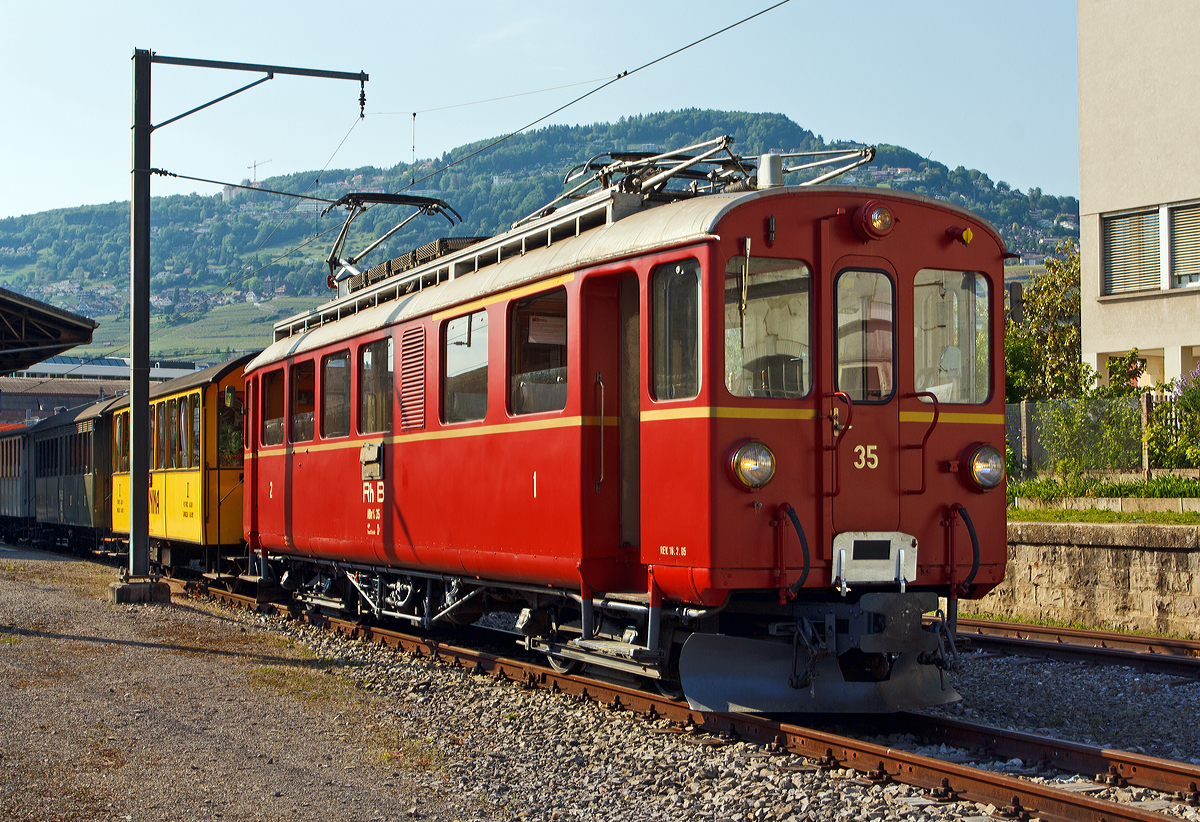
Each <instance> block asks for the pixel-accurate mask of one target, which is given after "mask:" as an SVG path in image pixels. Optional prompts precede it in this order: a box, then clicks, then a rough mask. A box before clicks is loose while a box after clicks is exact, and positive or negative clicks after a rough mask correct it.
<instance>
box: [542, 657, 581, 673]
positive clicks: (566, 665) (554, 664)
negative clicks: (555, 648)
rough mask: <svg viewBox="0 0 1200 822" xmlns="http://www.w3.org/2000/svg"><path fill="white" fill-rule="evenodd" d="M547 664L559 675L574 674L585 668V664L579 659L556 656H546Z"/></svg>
mask: <svg viewBox="0 0 1200 822" xmlns="http://www.w3.org/2000/svg"><path fill="white" fill-rule="evenodd" d="M546 664H547V665H549V666H550V667H551V668H552V669H553V670H554V672H555V673H558V674H573V673H575V672H576V671H578V670H579V669H580V668H582V667H583V663H582V662H580V661H579V660H578V659H567V658H566V657H561V656H555V655H554V654H546Z"/></svg>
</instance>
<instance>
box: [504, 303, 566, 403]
mask: <svg viewBox="0 0 1200 822" xmlns="http://www.w3.org/2000/svg"><path fill="white" fill-rule="evenodd" d="M509 356H510V364H509V396H510V402H511V403H512V412H513V413H514V414H536V413H538V412H540V411H561V410H562V409H564V408H566V407H567V290H566V289H565V288H555V289H552V290H550V291H546V292H544V293H542V294H538V295H537V296H534V297H529V298H528V299H525V300H520V301H519V302H515V303H513V306H512V313H511V314H510V315H509Z"/></svg>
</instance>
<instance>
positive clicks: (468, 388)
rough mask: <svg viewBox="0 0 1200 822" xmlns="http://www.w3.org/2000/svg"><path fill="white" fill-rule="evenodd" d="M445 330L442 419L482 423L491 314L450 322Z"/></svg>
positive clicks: (485, 402) (443, 341)
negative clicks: (489, 317) (479, 421)
mask: <svg viewBox="0 0 1200 822" xmlns="http://www.w3.org/2000/svg"><path fill="white" fill-rule="evenodd" d="M442 328H443V331H442V367H443V369H444V370H443V372H442V419H443V421H445V422H468V421H470V420H481V419H483V418H484V417H485V416H487V378H488V321H487V312H486V311H476V312H475V313H474V314H468V315H467V316H465V317H457V318H455V319H453V320H447V321H446V324H445V325H444V326H442Z"/></svg>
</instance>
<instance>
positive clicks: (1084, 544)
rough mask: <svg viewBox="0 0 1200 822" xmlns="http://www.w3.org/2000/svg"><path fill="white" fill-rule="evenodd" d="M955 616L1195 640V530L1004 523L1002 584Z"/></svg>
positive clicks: (1199, 594)
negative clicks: (967, 614)
mask: <svg viewBox="0 0 1200 822" xmlns="http://www.w3.org/2000/svg"><path fill="white" fill-rule="evenodd" d="M959 609H960V611H966V612H972V613H981V614H989V615H996V616H1004V617H1008V618H1013V619H1019V620H1035V619H1052V620H1056V621H1060V622H1072V623H1075V622H1077V623H1082V624H1084V625H1088V626H1091V627H1097V628H1100V627H1107V628H1126V629H1130V630H1136V631H1153V632H1156V633H1163V634H1171V635H1178V636H1188V637H1198V636H1200V526H1194V525H1151V524H1130V523H1120V524H1113V525H1108V524H1095V523H1073V522H1010V523H1009V524H1008V569H1007V571H1006V572H1005V575H1004V581H1003V582H1001V583H1000V585H998V586H997V587H996V588H995V589H994V590H993V591H992V592H991V593H990V594H988V595H987V596H986V597H984V598H983V599H980V600H963V601H961V602H960V604H959Z"/></svg>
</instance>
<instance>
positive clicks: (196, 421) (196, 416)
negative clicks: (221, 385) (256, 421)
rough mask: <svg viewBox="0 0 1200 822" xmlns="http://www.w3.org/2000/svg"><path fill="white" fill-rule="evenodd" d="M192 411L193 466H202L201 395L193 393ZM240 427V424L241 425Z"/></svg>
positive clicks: (190, 404) (190, 405)
mask: <svg viewBox="0 0 1200 822" xmlns="http://www.w3.org/2000/svg"><path fill="white" fill-rule="evenodd" d="M189 407H190V408H191V412H192V421H191V427H192V467H193V468H199V467H200V443H201V441H202V440H201V439H200V395H199V394H192V401H191V402H190V403H189ZM239 428H240V426H239Z"/></svg>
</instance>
